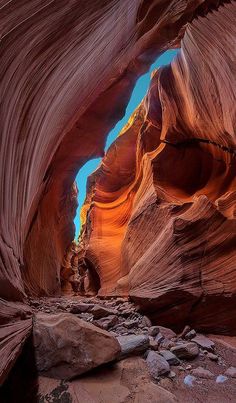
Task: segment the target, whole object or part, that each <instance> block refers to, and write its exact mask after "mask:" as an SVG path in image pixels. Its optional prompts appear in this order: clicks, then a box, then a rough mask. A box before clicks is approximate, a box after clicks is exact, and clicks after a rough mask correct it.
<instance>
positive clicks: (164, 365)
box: [146, 351, 170, 379]
mask: <svg viewBox="0 0 236 403" xmlns="http://www.w3.org/2000/svg"><path fill="white" fill-rule="evenodd" d="M146 362H147V366H148V370H149V373H150V375H151V376H152V377H153V378H154V379H158V378H159V376H160V375H165V374H168V373H169V372H170V365H169V364H168V362H167V361H166V360H165V358H164V357H163V356H162V355H161V354H158V353H156V352H155V351H149V353H148V356H147V359H146Z"/></svg>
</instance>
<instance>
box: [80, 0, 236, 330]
mask: <svg viewBox="0 0 236 403" xmlns="http://www.w3.org/2000/svg"><path fill="white" fill-rule="evenodd" d="M235 15H236V9H235V4H233V3H230V4H224V5H222V6H220V7H219V9H218V10H215V11H211V12H209V13H208V14H207V15H206V16H204V17H198V18H196V19H195V20H194V21H193V22H192V23H191V24H190V25H189V26H188V27H187V29H186V31H185V35H184V38H183V40H182V42H181V51H180V52H179V54H178V56H177V57H176V59H175V60H174V61H173V62H172V63H171V65H170V66H167V67H164V68H161V69H159V71H157V72H156V73H155V74H154V76H153V78H152V83H151V86H150V89H149V93H148V95H147V97H146V99H145V100H144V101H143V104H142V105H141V107H140V110H141V111H142V115H140V112H139V111H137V113H136V116H137V115H138V116H140V119H139V121H138V123H137V117H136V118H134V119H132V121H131V123H130V127H128V129H126V131H125V133H123V134H122V136H121V137H118V139H117V140H116V142H115V143H114V144H113V145H112V147H111V148H110V149H109V150H108V153H107V155H106V156H105V158H104V159H103V162H102V165H101V167H100V168H99V169H98V171H96V173H95V174H94V176H93V179H92V181H93V182H94V184H93V186H91V189H92V190H90V192H93V195H92V198H91V200H90V196H88V200H89V201H90V208H89V210H88V211H89V213H88V217H89V218H87V226H86V228H87V230H88V229H89V231H90V233H89V235H87V233H86V236H88V239H87V243H86V249H87V256H88V257H89V258H90V259H91V260H92V261H93V262H94V265H95V266H96V268H97V271H98V273H99V275H100V279H101V283H102V284H101V285H102V288H101V290H100V293H102V294H104V293H105V294H107V293H108V292H111V293H112V292H114V293H117V292H118V293H127V292H129V295H130V296H131V297H132V298H133V299H134V300H136V301H137V302H138V303H139V304H140V307H141V308H142V309H143V310H145V311H147V312H148V313H149V315H150V316H151V317H152V318H153V320H155V319H156V318H158V323H159V324H160V323H163V324H165V325H170V326H171V325H172V326H175V327H177V328H179V329H180V328H181V327H182V326H183V324H184V323H189V324H191V325H193V326H195V327H196V328H198V329H201V330H204V331H213V332H214V331H215V332H216V331H217V332H221V333H227V332H228V333H230V332H233V333H235V332H236V323H235V320H234V317H235V313H236V311H235V301H236V271H235V257H236V255H235V245H236V220H235V218H236V210H235V195H236V193H235V189H236V175H235V174H236V168H235V158H236V144H235V143H236V138H235V129H234V128H235V123H236V122H235V119H236V110H235V101H236V92H235V88H236V87H235V73H234V66H233V62H232V61H233V60H234V59H235V46H234V45H233V42H234V41H233V38H235V30H234V28H232V19H233V18H234V17H235ZM216 38H217V39H216ZM130 133H133V139H132V137H131V135H130ZM125 137H126V138H127V140H126V141H125ZM128 141H131V142H132V148H131V147H129V149H128V152H127V151H126V147H127V143H128ZM132 150H133V154H132V153H131V152H132ZM116 153H117V155H119V158H116V163H117V164H120V166H119V169H117V168H116V169H114V162H113V158H115V155H116ZM125 158H128V161H129V163H130V165H129V166H128V167H127V166H126V164H125V162H126V159H125ZM127 168H128V169H129V170H128V172H126V173H125V170H126V169H127ZM122 169H124V171H122ZM134 170H135V173H134ZM121 172H124V177H125V178H123V176H122V174H121ZM117 173H118V174H117ZM114 237H116V238H115V241H114V239H113V238H114ZM84 239H86V237H84ZM120 245H121V247H120ZM111 256H112V258H111ZM119 277H120V279H119V281H118V282H117V278H119ZM216 310H217V317H216V315H215V312H216Z"/></svg>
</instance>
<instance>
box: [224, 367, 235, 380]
mask: <svg viewBox="0 0 236 403" xmlns="http://www.w3.org/2000/svg"><path fill="white" fill-rule="evenodd" d="M225 375H227V376H229V377H230V378H236V368H235V367H229V368H228V369H227V370H226V371H225Z"/></svg>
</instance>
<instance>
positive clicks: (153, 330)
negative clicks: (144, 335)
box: [147, 326, 160, 337]
mask: <svg viewBox="0 0 236 403" xmlns="http://www.w3.org/2000/svg"><path fill="white" fill-rule="evenodd" d="M147 330H148V334H149V336H153V337H155V336H157V335H158V333H160V329H159V327H158V326H151V327H150V328H149V329H147Z"/></svg>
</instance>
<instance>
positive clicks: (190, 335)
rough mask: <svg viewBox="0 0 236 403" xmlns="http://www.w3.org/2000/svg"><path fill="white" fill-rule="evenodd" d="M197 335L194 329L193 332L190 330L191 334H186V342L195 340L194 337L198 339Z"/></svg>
mask: <svg viewBox="0 0 236 403" xmlns="http://www.w3.org/2000/svg"><path fill="white" fill-rule="evenodd" d="M196 335H197V333H196V332H195V330H194V329H193V330H190V332H188V333H186V335H185V339H186V340H191V339H193V338H194V337H196Z"/></svg>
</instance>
